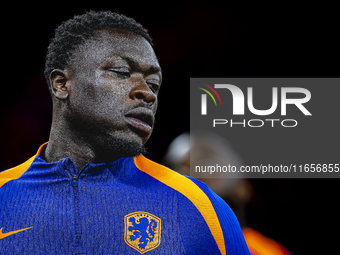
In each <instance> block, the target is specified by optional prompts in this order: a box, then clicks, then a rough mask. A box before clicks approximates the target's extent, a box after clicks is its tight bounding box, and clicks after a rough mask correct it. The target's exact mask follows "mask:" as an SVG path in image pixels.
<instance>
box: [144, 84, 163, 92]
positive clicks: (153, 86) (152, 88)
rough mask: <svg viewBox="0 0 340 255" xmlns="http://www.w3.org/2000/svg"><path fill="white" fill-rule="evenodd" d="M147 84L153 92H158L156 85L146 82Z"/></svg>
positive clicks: (157, 85)
mask: <svg viewBox="0 0 340 255" xmlns="http://www.w3.org/2000/svg"><path fill="white" fill-rule="evenodd" d="M147 84H148V85H149V86H150V87H151V90H152V91H153V92H158V90H159V87H160V86H159V84H158V83H152V82H147Z"/></svg>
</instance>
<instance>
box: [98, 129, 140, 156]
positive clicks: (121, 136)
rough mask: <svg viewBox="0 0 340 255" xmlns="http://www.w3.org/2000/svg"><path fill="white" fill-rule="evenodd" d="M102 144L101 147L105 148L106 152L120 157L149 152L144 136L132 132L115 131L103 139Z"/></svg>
mask: <svg viewBox="0 0 340 255" xmlns="http://www.w3.org/2000/svg"><path fill="white" fill-rule="evenodd" d="M145 142H146V141H145ZM101 144H102V145H101V147H102V148H105V149H104V150H105V153H107V152H108V153H110V154H115V155H116V156H118V157H134V156H138V155H140V154H146V152H147V150H146V148H145V147H144V142H143V140H142V138H141V137H139V136H138V135H136V134H135V133H133V134H131V133H130V132H128V133H125V132H115V133H114V134H112V135H109V137H106V139H103V140H102V141H101Z"/></svg>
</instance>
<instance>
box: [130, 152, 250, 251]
mask: <svg viewBox="0 0 340 255" xmlns="http://www.w3.org/2000/svg"><path fill="white" fill-rule="evenodd" d="M134 163H135V165H136V167H137V168H138V169H139V170H140V171H142V172H145V173H146V174H148V175H150V176H151V177H153V178H155V179H157V180H158V181H160V182H162V183H163V184H165V185H167V186H169V187H170V188H172V189H174V190H176V191H177V192H179V193H181V194H182V195H183V196H184V197H186V198H187V199H188V200H190V201H191V203H192V204H193V205H194V206H195V207H196V208H197V210H198V211H199V213H200V214H201V215H202V217H203V218H204V221H205V222H206V224H207V226H208V227H209V229H210V231H211V234H212V236H213V237H214V239H215V241H216V243H217V245H218V247H219V250H220V251H221V253H222V254H226V253H228V254H249V251H248V248H247V245H246V243H245V240H244V237H243V234H242V231H241V227H240V225H239V223H238V220H237V218H236V216H235V214H234V213H233V211H232V210H231V209H230V207H229V206H228V205H227V204H226V203H225V201H224V200H223V199H221V198H220V197H219V196H218V195H217V194H216V193H214V192H213V191H212V190H211V189H210V188H209V187H208V186H207V185H206V184H205V183H203V182H201V181H199V180H197V179H195V178H192V177H189V176H185V175H182V174H180V173H178V172H175V171H173V170H171V169H169V168H167V167H165V166H162V165H160V164H158V163H156V162H153V161H151V160H149V159H147V158H145V157H144V156H138V157H135V158H134Z"/></svg>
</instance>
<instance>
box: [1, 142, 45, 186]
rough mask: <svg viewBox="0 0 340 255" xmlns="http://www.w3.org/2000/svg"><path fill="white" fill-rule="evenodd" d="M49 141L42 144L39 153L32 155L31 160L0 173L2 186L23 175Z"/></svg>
mask: <svg viewBox="0 0 340 255" xmlns="http://www.w3.org/2000/svg"><path fill="white" fill-rule="evenodd" d="M46 144H47V143H44V144H43V145H41V146H40V148H39V150H38V151H37V153H36V154H35V155H34V156H33V157H31V158H30V159H29V160H27V161H26V162H24V163H22V164H20V165H18V166H16V167H13V168H10V169H8V170H6V171H3V172H1V173H0V188H1V187H2V186H3V185H4V184H5V183H7V182H9V181H12V180H15V179H18V178H19V177H20V176H21V175H23V174H24V173H25V172H26V170H27V169H28V168H29V167H30V165H31V164H32V162H33V160H34V158H35V157H36V156H37V155H39V154H40V152H41V150H42V148H43V147H44V146H45V145H46Z"/></svg>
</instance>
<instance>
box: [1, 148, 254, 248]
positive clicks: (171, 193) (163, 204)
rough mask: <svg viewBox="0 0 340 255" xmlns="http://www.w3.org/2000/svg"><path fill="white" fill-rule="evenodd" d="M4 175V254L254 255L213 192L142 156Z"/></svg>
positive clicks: (32, 164)
mask: <svg viewBox="0 0 340 255" xmlns="http://www.w3.org/2000/svg"><path fill="white" fill-rule="evenodd" d="M45 145H46V144H44V145H42V146H41V147H40V148H39V150H38V152H37V154H36V155H34V156H33V157H32V158H31V159H29V160H28V161H26V162H25V163H23V164H21V165H19V166H17V167H14V168H11V169H8V170H5V171H2V172H0V254H6V255H8V254H144V253H146V254H147V255H152V254H157V255H159V254H190V255H191V254H204V255H208V254H228V255H243V254H249V250H248V248H247V245H246V242H245V240H244V237H243V234H242V231H241V229H240V226H239V223H238V221H237V219H236V217H235V215H234V213H233V212H232V210H231V209H230V208H229V206H228V205H227V204H226V203H225V202H224V201H223V200H222V199H221V198H220V197H218V196H217V195H216V194H215V193H213V192H212V191H211V190H210V188H208V187H207V186H206V185H205V184H203V183H202V182H200V181H198V180H195V179H193V178H190V177H187V176H183V175H181V174H179V173H177V172H174V171H172V170H170V169H168V168H166V167H164V166H161V165H159V164H157V163H155V162H153V161H150V160H148V159H146V158H145V157H144V156H138V157H134V158H121V159H119V160H116V161H114V162H111V163H108V164H104V163H103V164H93V163H88V164H86V165H85V166H84V167H83V168H82V169H81V170H80V171H77V169H76V167H75V165H74V163H73V162H72V160H71V159H70V158H64V159H62V160H60V161H58V162H54V163H47V162H46V161H45V160H43V159H42V158H41V157H40V156H39V153H40V151H41V149H42V147H43V146H45Z"/></svg>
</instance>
